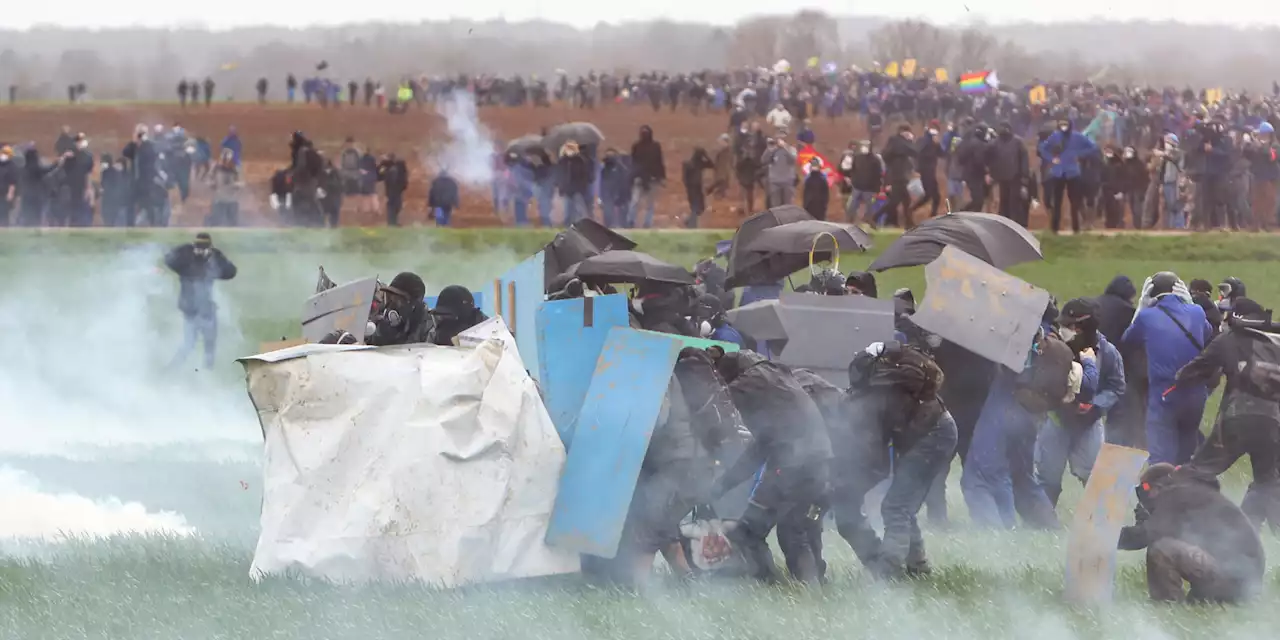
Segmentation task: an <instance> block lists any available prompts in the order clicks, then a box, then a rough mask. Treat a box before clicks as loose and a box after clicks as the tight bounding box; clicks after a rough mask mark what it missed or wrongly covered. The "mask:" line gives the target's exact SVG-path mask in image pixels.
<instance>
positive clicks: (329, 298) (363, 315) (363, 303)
mask: <svg viewBox="0 0 1280 640" xmlns="http://www.w3.org/2000/svg"><path fill="white" fill-rule="evenodd" d="M377 291H378V279H377V278H376V277H373V278H364V279H362V280H356V281H355V282H348V283H347V284H344V285H342V286H340V287H334V288H332V289H328V290H325V291H322V292H320V293H317V294H315V295H313V296H311V297H310V298H307V302H306V304H305V306H304V307H303V309H302V338H303V339H304V340H306V341H307V342H319V341H320V339H321V338H324V337H325V336H327V335H329V334H330V333H332V332H333V331H335V330H337V329H341V330H343V331H346V332H347V333H350V334H351V335H353V336H355V337H356V339H358V340H360V341H361V342H364V332H365V328H366V325H367V324H368V322H369V310H370V309H371V308H372V307H373V296H374V294H376V293H377Z"/></svg>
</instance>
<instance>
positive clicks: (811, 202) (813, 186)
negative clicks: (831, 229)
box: [801, 158, 831, 220]
mask: <svg viewBox="0 0 1280 640" xmlns="http://www.w3.org/2000/svg"><path fill="white" fill-rule="evenodd" d="M801 200H802V201H803V202H804V210H805V211H807V212H808V213H809V215H811V216H813V217H814V218H816V219H818V220H826V219H827V206H828V205H829V204H830V202H831V183H829V182H827V174H825V173H823V171H822V161H821V160H818V159H817V158H814V159H813V160H811V161H809V171H808V173H807V175H805V178H804V194H803V195H802V196H801Z"/></svg>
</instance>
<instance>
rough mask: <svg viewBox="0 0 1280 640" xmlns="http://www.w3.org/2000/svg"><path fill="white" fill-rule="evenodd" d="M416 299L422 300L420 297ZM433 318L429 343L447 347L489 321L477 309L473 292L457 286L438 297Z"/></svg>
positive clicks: (433, 309)
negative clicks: (460, 335)
mask: <svg viewBox="0 0 1280 640" xmlns="http://www.w3.org/2000/svg"><path fill="white" fill-rule="evenodd" d="M393 284H394V281H393ZM414 299H415V300H421V298H420V297H417V298H414ZM431 318H432V319H433V321H434V326H433V327H432V328H431V332H430V334H428V336H427V342H430V343H431V344H435V345H440V346H446V347H447V346H452V345H453V340H454V338H455V337H457V335H458V334H460V333H462V332H463V331H466V330H467V329H470V328H471V327H474V326H476V325H478V324H480V323H481V322H484V321H485V320H488V319H489V317H488V316H486V315H485V314H484V313H483V312H481V311H480V309H479V308H477V307H476V301H475V297H473V296H472V295H471V291H469V290H468V289H467V288H466V287H462V286H459V285H456V284H453V285H449V286H447V287H445V288H444V289H441V290H440V295H439V296H436V306H435V307H432V309H431Z"/></svg>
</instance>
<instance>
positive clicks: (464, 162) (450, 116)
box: [428, 91, 495, 186]
mask: <svg viewBox="0 0 1280 640" xmlns="http://www.w3.org/2000/svg"><path fill="white" fill-rule="evenodd" d="M436 111H437V112H438V113H439V114H440V115H441V116H442V117H443V118H444V120H445V127H446V128H447V129H448V131H449V142H448V144H446V145H445V147H444V149H443V150H442V151H440V152H439V154H438V155H437V156H436V157H435V158H434V164H435V165H436V166H437V167H439V168H441V169H445V170H447V171H448V172H449V174H450V175H452V176H453V177H454V179H456V180H457V181H458V182H459V183H460V184H466V185H471V186H487V185H488V184H490V183H491V182H493V153H494V149H495V147H494V141H493V136H492V134H491V133H490V132H489V129H488V128H487V127H485V126H484V125H483V124H481V123H480V116H479V114H478V113H477V111H476V98H475V95H474V94H472V93H471V92H470V91H454V92H453V93H452V94H450V95H449V96H448V97H447V98H445V99H444V100H443V101H442V102H440V103H439V104H438V105H437V106H436ZM428 164H432V163H428Z"/></svg>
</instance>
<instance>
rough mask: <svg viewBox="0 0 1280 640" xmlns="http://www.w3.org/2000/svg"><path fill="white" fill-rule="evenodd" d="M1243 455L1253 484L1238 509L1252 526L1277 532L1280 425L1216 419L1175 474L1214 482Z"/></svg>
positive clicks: (1241, 418) (1246, 417)
mask: <svg viewBox="0 0 1280 640" xmlns="http://www.w3.org/2000/svg"><path fill="white" fill-rule="evenodd" d="M1244 455H1248V456H1249V465H1250V466H1251V467H1252V469H1253V482H1252V483H1250V484H1249V490H1248V492H1246V493H1245V496H1244V502H1242V503H1241V504H1240V507H1241V508H1242V509H1243V510H1244V512H1245V514H1247V515H1248V516H1249V519H1250V520H1252V521H1253V523H1254V526H1257V527H1261V526H1262V524H1263V523H1264V522H1269V523H1270V524H1271V528H1272V529H1273V530H1276V529H1280V460H1278V458H1280V424H1277V423H1276V422H1275V421H1274V420H1272V419H1271V418H1268V417H1266V416H1254V415H1240V416H1234V417H1231V418H1225V419H1220V420H1219V421H1218V422H1217V423H1216V424H1214V425H1213V431H1212V432H1211V433H1210V434H1209V438H1208V439H1206V440H1205V441H1204V443H1202V444H1201V445H1200V448H1199V449H1197V450H1196V452H1195V455H1193V456H1191V461H1190V462H1188V463H1186V464H1185V465H1182V467H1181V469H1180V470H1179V473H1186V474H1189V475H1192V476H1198V477H1200V478H1203V479H1214V478H1217V477H1218V476H1220V475H1222V474H1223V473H1225V472H1226V470H1227V469H1230V468H1231V465H1233V464H1235V462H1236V460H1239V459H1240V457H1241V456H1244Z"/></svg>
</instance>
